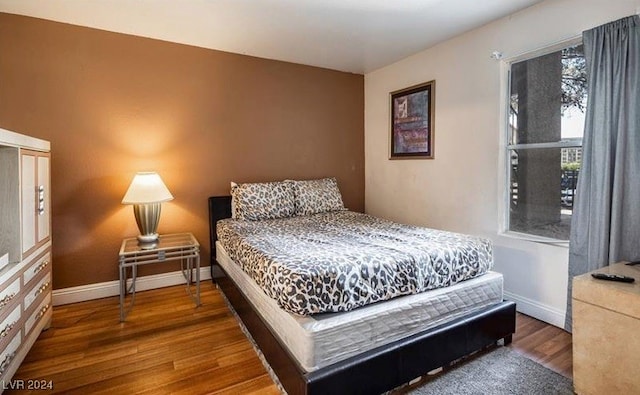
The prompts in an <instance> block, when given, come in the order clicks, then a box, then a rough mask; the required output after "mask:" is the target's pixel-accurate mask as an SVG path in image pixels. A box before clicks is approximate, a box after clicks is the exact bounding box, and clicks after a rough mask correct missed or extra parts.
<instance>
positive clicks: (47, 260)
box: [24, 250, 51, 287]
mask: <svg viewBox="0 0 640 395" xmlns="http://www.w3.org/2000/svg"><path fill="white" fill-rule="evenodd" d="M50 266H51V250H49V251H47V253H46V254H44V255H43V256H41V257H40V258H38V259H36V260H34V261H33V263H31V265H29V268H28V269H27V270H25V272H24V285H25V287H26V286H27V284H28V283H29V281H31V280H33V279H34V278H35V277H36V276H37V275H38V273H41V272H42V271H43V270H45V269H48V268H49V267H50Z"/></svg>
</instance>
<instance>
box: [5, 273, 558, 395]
mask: <svg viewBox="0 0 640 395" xmlns="http://www.w3.org/2000/svg"><path fill="white" fill-rule="evenodd" d="M136 299H137V300H136V306H135V308H134V309H133V311H132V312H131V313H130V314H129V316H128V317H127V322H125V323H120V322H119V320H118V317H119V316H118V298H117V297H113V298H106V299H100V300H94V301H89V302H82V303H77V304H73V305H66V306H58V307H56V308H54V310H53V324H52V327H51V329H49V330H47V331H45V332H43V333H42V334H41V335H40V338H39V339H38V341H37V342H36V343H35V345H34V346H33V348H32V349H31V351H30V352H29V354H28V355H27V358H26V359H25V361H24V362H23V364H22V366H21V367H20V369H19V370H18V372H17V373H16V374H15V376H14V379H21V380H25V383H28V381H29V380H45V382H46V383H50V384H51V386H52V387H53V391H42V390H39V391H34V392H36V393H46V392H64V393H70V394H73V393H77V394H99V393H105V394H107V393H108V394H118V393H127V394H131V393H147V394H168V393H175V394H179V393H184V394H200V393H216V394H240V393H242V394H250V393H255V394H277V393H279V391H278V389H277V388H276V386H275V385H274V384H273V382H272V380H271V378H270V377H269V375H268V374H267V372H266V370H265V368H264V367H263V366H262V364H261V362H260V360H259V359H258V357H257V355H256V353H255V351H254V350H253V348H252V346H251V344H250V343H249V341H248V340H247V339H246V338H245V336H244V334H243V333H242V331H241V330H240V328H239V326H238V324H237V323H236V321H235V318H234V316H233V315H232V314H231V312H230V311H229V309H228V308H227V306H226V304H225V302H224V300H223V299H222V297H221V295H220V293H219V291H218V290H217V289H216V288H215V286H214V285H212V284H211V283H210V282H206V283H203V284H202V306H201V307H199V308H195V306H194V304H193V302H192V301H191V299H190V298H189V297H188V296H187V294H186V291H185V288H184V287H182V286H175V287H169V288H162V289H156V290H152V291H146V292H141V293H138V295H137V298H136ZM510 347H513V348H515V349H516V350H518V351H519V352H521V353H522V354H524V355H526V356H528V357H529V358H531V359H533V360H535V361H538V362H540V363H542V364H543V365H545V366H547V367H549V368H551V369H553V370H555V371H557V372H559V373H561V374H563V375H565V376H567V377H571V335H569V334H568V333H566V332H564V331H562V330H560V329H558V328H556V327H553V326H550V325H547V324H545V323H543V322H540V321H538V320H535V319H533V318H530V317H527V316H524V315H520V314H518V317H517V333H516V334H515V336H514V341H513V343H512V345H511V346H510ZM5 386H6V385H5ZM4 393H5V394H11V393H18V392H17V391H12V390H6V391H5V392H4ZM20 393H24V391H21V392H20Z"/></svg>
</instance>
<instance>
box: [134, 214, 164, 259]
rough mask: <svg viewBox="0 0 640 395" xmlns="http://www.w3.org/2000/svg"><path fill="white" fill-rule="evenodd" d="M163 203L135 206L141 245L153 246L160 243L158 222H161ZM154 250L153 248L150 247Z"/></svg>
mask: <svg viewBox="0 0 640 395" xmlns="http://www.w3.org/2000/svg"><path fill="white" fill-rule="evenodd" d="M161 207H162V206H161V203H147V204H134V205H133V214H134V215H135V217H136V223H137V224H138V230H140V235H139V236H138V242H139V243H140V245H144V244H152V243H156V242H157V241H158V232H157V229H158V222H160V209H161ZM150 248H153V247H150Z"/></svg>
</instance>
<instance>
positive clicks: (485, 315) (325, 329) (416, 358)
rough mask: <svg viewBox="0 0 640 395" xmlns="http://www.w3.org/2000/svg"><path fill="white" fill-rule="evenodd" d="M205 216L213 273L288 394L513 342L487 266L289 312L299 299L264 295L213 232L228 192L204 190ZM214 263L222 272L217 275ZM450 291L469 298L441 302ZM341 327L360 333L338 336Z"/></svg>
mask: <svg viewBox="0 0 640 395" xmlns="http://www.w3.org/2000/svg"><path fill="white" fill-rule="evenodd" d="M209 215H210V235H211V239H210V241H211V264H212V277H214V279H215V281H216V283H217V284H218V286H219V287H220V288H221V290H222V292H223V293H224V295H225V296H226V298H227V299H228V301H229V302H230V304H231V305H232V307H233V308H234V310H235V311H236V313H237V314H238V316H239V317H240V319H241V320H242V321H243V323H244V325H245V327H246V328H247V330H248V331H249V332H250V334H251V336H252V337H253V339H254V340H255V342H256V343H257V345H258V347H259V348H260V350H261V351H262V353H263V355H264V356H265V358H266V360H267V362H268V363H269V364H270V366H271V368H272V369H273V371H274V373H275V374H276V375H277V376H278V379H279V381H280V382H281V384H282V385H283V387H284V388H285V390H286V391H287V392H288V393H289V394H325V393H382V392H384V391H387V390H390V389H393V388H395V387H397V386H399V385H402V384H404V383H406V382H408V381H410V380H412V379H414V378H416V377H419V376H421V375H423V374H425V373H427V372H428V371H430V370H433V369H436V368H438V367H441V366H445V365H447V364H449V363H451V362H453V361H455V360H457V359H459V358H461V357H463V356H465V355H468V354H470V353H472V352H474V351H477V350H479V349H482V348H484V347H486V346H488V345H491V344H495V343H496V342H498V341H500V340H503V341H504V343H505V344H508V343H510V342H511V336H512V334H513V333H514V331H515V304H514V303H512V302H505V301H502V277H501V276H500V275H498V274H496V273H492V272H489V273H487V274H485V275H483V276H480V277H478V278H473V279H470V280H467V281H463V282H460V283H458V284H454V285H452V286H451V287H445V288H438V289H436V290H432V291H429V292H427V293H424V292H417V293H414V294H408V295H406V296H402V297H398V298H391V299H389V300H381V301H378V302H376V303H373V304H366V305H365V306H350V307H349V310H350V312H349V313H343V312H340V311H339V309H338V311H335V312H331V311H328V312H324V313H321V314H316V315H310V316H305V315H299V314H292V313H291V312H287V311H285V308H286V309H295V308H296V306H286V305H285V306H283V305H282V303H283V302H282V301H280V302H278V301H277V298H269V297H265V295H264V294H265V292H266V291H265V292H262V291H261V288H260V287H259V286H258V285H257V284H256V281H254V279H252V278H251V276H249V275H247V273H245V272H244V271H243V270H242V269H240V267H239V265H238V264H237V263H236V262H234V259H233V258H232V257H231V256H230V255H231V254H229V252H228V251H226V250H225V248H224V247H223V246H222V245H221V243H220V241H219V240H218V233H219V229H217V226H218V221H221V220H224V219H227V218H230V217H231V216H232V207H231V197H230V196H219V197H210V198H209ZM222 223H224V221H223V222H221V224H222ZM229 245H230V244H229V243H227V246H229ZM216 267H217V268H218V270H216V272H219V273H222V276H218V275H214V268H216ZM258 282H259V281H258ZM452 295H453V296H454V297H455V298H457V300H462V301H464V302H465V303H463V304H459V303H458V304H451V307H447V308H443V306H445V305H446V303H444V302H446V301H448V300H451V297H452ZM460 295H463V296H462V297H461V296H460ZM407 301H408V302H409V303H407ZM443 301H444V302H443ZM406 306H420V310H419V311H426V312H427V313H426V316H421V315H420V314H414V313H412V311H418V310H411V311H409V314H407V311H408V310H407V307H406ZM443 311H444V312H443ZM381 314H383V315H384V316H385V317H386V318H385V319H380V318H379V317H380V316H381ZM407 317H411V318H410V319H408V318H407ZM407 319H408V321H403V320H407ZM343 328H350V329H351V333H354V334H356V336H351V335H349V336H341V335H340V334H341V331H342V330H343ZM407 328H408V329H407ZM367 336H369V337H367ZM352 337H353V338H354V339H352ZM309 338H314V340H313V341H312V342H310V341H308V339H309Z"/></svg>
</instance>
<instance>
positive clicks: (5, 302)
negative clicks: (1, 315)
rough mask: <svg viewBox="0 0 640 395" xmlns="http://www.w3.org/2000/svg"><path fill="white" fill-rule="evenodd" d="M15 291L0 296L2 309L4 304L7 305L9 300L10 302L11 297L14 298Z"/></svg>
mask: <svg viewBox="0 0 640 395" xmlns="http://www.w3.org/2000/svg"><path fill="white" fill-rule="evenodd" d="M15 296H16V293H15V292H14V293H10V294H8V295H6V296H5V297H4V298H2V300H0V309H2V308H3V307H4V306H6V305H8V304H9V302H11V299H13V298H15Z"/></svg>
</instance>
